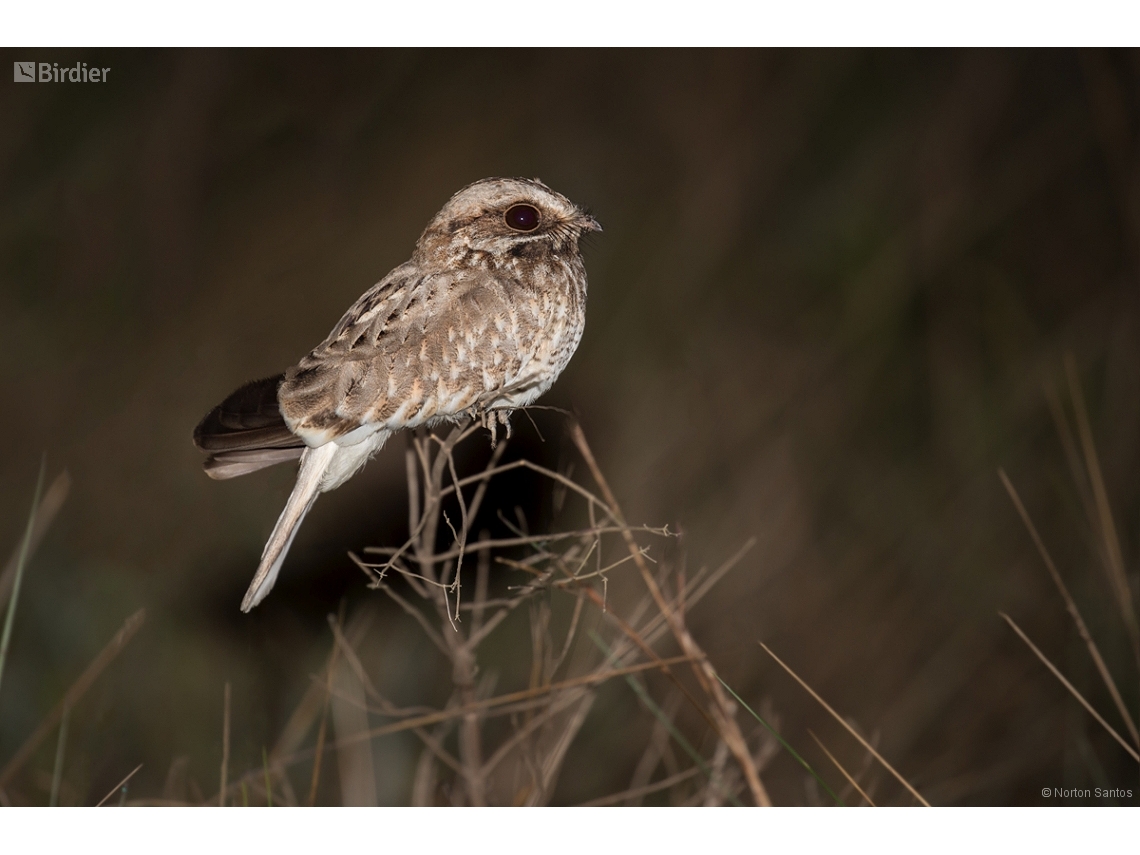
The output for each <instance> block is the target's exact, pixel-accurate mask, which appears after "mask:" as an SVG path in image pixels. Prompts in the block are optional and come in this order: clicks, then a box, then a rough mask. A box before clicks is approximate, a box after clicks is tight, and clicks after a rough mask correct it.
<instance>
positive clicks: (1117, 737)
mask: <svg viewBox="0 0 1140 855" xmlns="http://www.w3.org/2000/svg"><path fill="white" fill-rule="evenodd" d="M998 614H999V615H1001V617H1002V619H1003V620H1005V622H1006V623H1008V624H1009V625H1010V628H1011V629H1012V630H1013V631H1014V632H1016V633H1017V634H1018V636H1019V637H1020V638H1021V640H1022V641H1024V642H1025V643H1026V645H1027V646H1028V647H1029V649H1030V650H1032V651H1033V652H1034V653H1035V654H1036V656H1037V658H1038V659H1040V660H1041V661H1042V662H1043V663H1044V665H1045V667H1046V668H1048V669H1049V670H1050V671H1052V672H1053V676H1054V677H1056V678H1057V679H1058V680H1060V681H1061V685H1062V686H1064V687H1065V688H1066V689H1068V690H1069V693H1070V694H1071V695H1072V696H1073V697H1074V698H1076V699H1077V700H1078V701H1080V702H1081V706H1083V707H1084V708H1085V709H1086V710H1088V713H1089V715H1091V716H1092V717H1093V718H1095V719H1096V720H1097V721H1098V722H1100V726H1101V727H1103V728H1104V729H1105V730H1107V731H1108V732H1109V733H1110V734H1111V735H1112V738H1113V739H1115V740H1116V741H1117V742H1119V743H1120V744H1121V746H1122V747H1123V748H1124V750H1125V751H1127V752H1128V754H1129V755H1130V756H1131V757H1132V759H1133V760H1135V761H1136V762H1138V763H1140V754H1137V753H1136V749H1135V748H1133V747H1132V746H1131V745H1129V744H1128V743H1127V742H1125V740H1124V737H1123V736H1121V735H1120V734H1119V733H1117V732H1116V731H1115V730H1114V729H1113V728H1112V725H1110V724H1109V723H1108V722H1107V721H1105V720H1104V719H1103V718H1102V717H1101V715H1100V713H1098V712H1097V711H1096V710H1095V709H1093V706H1092V704H1090V703H1089V702H1088V701H1086V700H1085V698H1084V696H1083V695H1082V694H1081V693H1080V692H1078V691H1077V689H1076V687H1075V686H1074V685H1073V684H1072V683H1070V682H1069V681H1068V680H1066V679H1065V675H1064V674H1062V673H1061V672H1060V671H1059V670H1058V669H1057V666H1056V665H1054V664H1053V663H1052V662H1050V661H1049V658H1048V657H1047V656H1046V655H1045V654H1044V653H1042V652H1041V650H1040V649H1039V648H1038V647H1037V645H1036V644H1034V643H1033V642H1032V641H1030V640H1029V636H1028V635H1026V634H1025V633H1024V632H1022V630H1021V627H1019V626H1018V625H1017V624H1016V623H1015V622H1014V620H1013V618H1011V617H1010V616H1009V615H1007V614H1006V613H1005V612H998Z"/></svg>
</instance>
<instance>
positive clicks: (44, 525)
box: [0, 469, 71, 608]
mask: <svg viewBox="0 0 1140 855" xmlns="http://www.w3.org/2000/svg"><path fill="white" fill-rule="evenodd" d="M70 491H71V475H69V474H68V472H67V470H66V469H64V470H63V471H62V472H60V473H59V475H57V476H56V478H55V480H54V481H52V482H51V486H50V487H48V489H47V492H46V493H44V495H43V498H42V499H40V500H39V503H38V504H37V505H36V507H35V510H34V519H35V522H34V523H33V524H32V527H31V532H30V537H29V538H28V546H27V554H26V556H25V558H24V559H23V560H24V561H25V562H27V560H28V559H29V558H30V557H31V556H32V555H34V554H35V552H36V549H37V547H39V545H40V541H41V540H43V537H44V535H45V534H47V530H48V529H49V528H50V527H51V524H52V521H53V520H54V519H55V517H56V514H58V513H59V510H60V508H62V507H63V503H64V501H65V500H66V499H67V494H68V493H69V492H70ZM23 552H24V544H23V542H21V543H20V545H19V546H17V547H16V548H15V549H14V550H13V551H12V556H11V557H10V558H9V559H8V563H7V564H5V565H4V572H3V573H0V608H3V607H4V606H5V605H6V604H7V601H8V595H9V594H10V593H11V592H12V586H13V584H14V583H15V581H16V568H17V567H19V565H20V560H21V559H20V555H21V554H23Z"/></svg>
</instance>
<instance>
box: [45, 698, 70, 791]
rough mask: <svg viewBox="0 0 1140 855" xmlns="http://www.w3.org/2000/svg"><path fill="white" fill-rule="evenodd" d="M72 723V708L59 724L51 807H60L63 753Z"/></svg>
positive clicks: (65, 712) (65, 711)
mask: <svg viewBox="0 0 1140 855" xmlns="http://www.w3.org/2000/svg"><path fill="white" fill-rule="evenodd" d="M70 721H71V707H68V708H67V709H65V710H64V711H63V720H62V721H61V722H60V723H59V740H58V741H57V742H56V744H55V766H54V767H53V769H52V773H51V796H50V797H49V798H48V806H49V807H58V806H59V785H60V783H62V781H63V752H64V748H65V747H66V745H67V725H68V722H70Z"/></svg>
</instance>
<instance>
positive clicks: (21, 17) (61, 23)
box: [0, 0, 1140, 47]
mask: <svg viewBox="0 0 1140 855" xmlns="http://www.w3.org/2000/svg"><path fill="white" fill-rule="evenodd" d="M0 42H2V43H3V44H4V45H5V46H8V47H95V46H103V47H203V46H216V47H245V46H256V47H290V46H312V47H400V46H441V47H452V46H466V47H470V46H516V45H534V46H543V47H571V46H602V47H626V46H680V45H690V46H725V47H752V46H794V47H808V46H823V47H843V46H884V47H897V46H924V47H953V46H985V47H1001V46H1090V45H1112V46H1127V45H1136V44H1140V3H1136V2H1134V0H1131V1H1130V0H1081V2H1077V0H1067V2H1060V0H778V1H777V0H701V2H689V3H669V2H665V0H657V2H646V0H642V2H631V0H506V2H502V0H482V2H476V0H396V2H392V0H387V2H376V0H373V2H360V0H353V2H349V0H322V2H314V0H308V1H307V2H299V0H281V2H268V0H260V1H259V2H252V0H200V2H193V3H155V2H153V0H150V1H149V2H139V0H46V2H29V0H22V2H12V3H6V4H5V10H4V14H3V26H0Z"/></svg>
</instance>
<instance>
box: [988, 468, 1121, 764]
mask: <svg viewBox="0 0 1140 855" xmlns="http://www.w3.org/2000/svg"><path fill="white" fill-rule="evenodd" d="M998 475H999V476H1000V477H1001V481H1002V483H1003V484H1004V485H1005V489H1006V492H1008V493H1009V498H1010V499H1011V500H1012V501H1013V506H1014V507H1015V508H1017V513H1018V514H1020V516H1021V521H1022V522H1023V523H1024V524H1025V528H1026V529H1028V531H1029V536H1030V537H1031V538H1033V543H1034V544H1035V545H1036V546H1037V552H1038V553H1039V554H1040V555H1041V560H1042V561H1044V562H1045V567H1046V569H1047V570H1048V571H1049V575H1050V576H1051V577H1052V578H1053V584H1054V585H1056V586H1057V590H1058V591H1060V592H1061V598H1062V599H1064V601H1065V608H1066V609H1068V611H1069V615H1070V616H1071V617H1072V618H1073V623H1075V624H1076V625H1077V632H1078V633H1079V634H1080V636H1081V638H1082V639H1083V640H1084V642H1085V646H1086V647H1087V648H1088V651H1089V655H1090V656H1091V657H1092V660H1093V663H1094V664H1095V665H1096V670H1097V672H1098V673H1099V674H1100V678H1101V680H1102V681H1103V682H1104V685H1105V686H1106V687H1107V688H1108V693H1109V694H1110V695H1112V701H1113V703H1114V704H1116V709H1117V711H1118V712H1119V713H1120V717H1121V718H1123V719H1124V724H1125V725H1126V726H1127V727H1128V733H1129V735H1131V737H1132V741H1133V742H1134V743H1135V744H1136V746H1137V747H1140V733H1138V732H1137V730H1136V725H1135V724H1134V723H1133V722H1132V716H1131V715H1130V714H1129V712H1128V707H1127V706H1125V704H1124V698H1122V697H1121V696H1120V691H1119V690H1118V689H1117V688H1116V681H1115V680H1113V679H1112V674H1110V673H1109V670H1108V666H1107V665H1106V664H1105V662H1104V659H1102V658H1101V655H1100V650H1099V649H1098V648H1097V646H1096V642H1095V641H1093V637H1092V634H1091V633H1090V632H1089V630H1088V627H1087V626H1086V625H1085V621H1084V618H1082V617H1081V612H1080V610H1079V609H1078V608H1077V604H1076V602H1075V601H1074V600H1073V598H1072V597H1071V596H1070V595H1069V589H1068V588H1066V587H1065V582H1064V580H1062V579H1061V574H1060V573H1059V572H1058V571H1057V566H1056V565H1055V564H1054V563H1053V558H1052V556H1050V555H1049V551H1048V550H1047V549H1046V548H1045V542H1044V541H1043V540H1041V535H1039V534H1038V533H1037V527H1036V526H1035V525H1034V524H1033V520H1032V519H1030V517H1029V512H1028V511H1027V510H1026V509H1025V505H1024V504H1022V501H1021V497H1020V496H1019V495H1018V494H1017V490H1015V489H1014V487H1013V483H1012V482H1011V481H1010V480H1009V478H1008V477H1007V476H1006V474H1005V470H1004V469H998Z"/></svg>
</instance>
